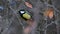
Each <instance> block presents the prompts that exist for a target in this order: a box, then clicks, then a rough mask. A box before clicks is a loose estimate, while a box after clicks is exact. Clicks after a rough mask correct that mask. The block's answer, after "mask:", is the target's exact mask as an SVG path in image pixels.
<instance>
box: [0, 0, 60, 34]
mask: <svg viewBox="0 0 60 34" xmlns="http://www.w3.org/2000/svg"><path fill="white" fill-rule="evenodd" d="M25 1H27V2H30V3H31V4H32V6H33V8H28V7H27V6H26V5H25V4H24V2H25ZM59 1H60V0H0V6H2V8H3V9H2V10H0V34H23V29H24V28H25V27H27V26H28V25H27V23H26V21H25V20H23V19H21V17H20V16H19V14H18V10H20V9H25V10H28V11H29V12H31V15H32V17H33V19H34V20H35V21H36V22H37V23H36V25H37V26H36V28H35V30H34V34H60V2H59ZM51 7H52V8H53V9H54V15H55V20H54V21H53V20H49V19H47V20H45V17H44V16H43V13H44V11H45V10H46V9H49V8H51ZM0 9H1V8H0ZM50 21H51V22H50ZM32 33H33V32H31V34H32Z"/></svg>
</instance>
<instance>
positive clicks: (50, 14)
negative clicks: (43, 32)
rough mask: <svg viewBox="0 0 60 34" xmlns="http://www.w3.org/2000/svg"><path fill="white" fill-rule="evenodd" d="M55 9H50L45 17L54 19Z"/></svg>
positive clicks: (45, 13)
mask: <svg viewBox="0 0 60 34" xmlns="http://www.w3.org/2000/svg"><path fill="white" fill-rule="evenodd" d="M53 14H54V13H53V9H48V10H46V11H45V12H44V16H47V17H49V18H53Z"/></svg>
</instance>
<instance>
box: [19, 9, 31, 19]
mask: <svg viewBox="0 0 60 34" xmlns="http://www.w3.org/2000/svg"><path fill="white" fill-rule="evenodd" d="M18 12H19V15H20V16H21V17H22V18H23V19H24V20H29V19H31V15H30V14H29V13H28V11H27V10H24V9H21V10H19V11H18Z"/></svg>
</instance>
